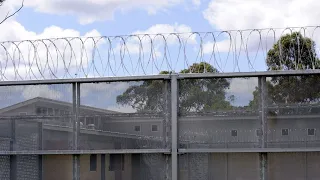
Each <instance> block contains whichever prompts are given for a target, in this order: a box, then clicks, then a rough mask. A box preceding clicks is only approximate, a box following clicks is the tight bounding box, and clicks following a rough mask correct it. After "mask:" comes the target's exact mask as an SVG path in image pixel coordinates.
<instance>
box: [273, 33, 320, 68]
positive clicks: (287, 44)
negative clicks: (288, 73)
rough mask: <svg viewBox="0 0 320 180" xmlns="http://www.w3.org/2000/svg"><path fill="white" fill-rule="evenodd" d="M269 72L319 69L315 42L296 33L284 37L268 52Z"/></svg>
mask: <svg viewBox="0 0 320 180" xmlns="http://www.w3.org/2000/svg"><path fill="white" fill-rule="evenodd" d="M267 66H268V70H295V69H318V68H319V60H318V58H317V55H316V53H315V42H314V41H313V40H311V39H310V38H307V37H303V36H302V35H301V33H299V32H294V33H292V34H287V35H284V36H282V37H281V38H280V39H279V40H278V41H277V42H276V43H275V44H274V45H273V48H272V49H270V50H269V51H268V54H267Z"/></svg>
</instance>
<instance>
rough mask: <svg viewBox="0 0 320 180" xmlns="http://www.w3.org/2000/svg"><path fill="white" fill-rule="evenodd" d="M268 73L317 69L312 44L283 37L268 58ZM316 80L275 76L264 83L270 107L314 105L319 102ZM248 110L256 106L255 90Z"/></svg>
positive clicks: (319, 86)
mask: <svg viewBox="0 0 320 180" xmlns="http://www.w3.org/2000/svg"><path fill="white" fill-rule="evenodd" d="M266 62H267V66H268V71H272V70H306V69H319V68H320V63H319V62H320V61H319V59H318V57H317V54H316V53H315V42H314V41H313V40H312V39H310V38H308V37H303V36H302V35H301V33H299V32H294V33H292V34H287V35H284V36H282V37H281V38H280V39H279V40H278V41H277V43H275V44H274V45H273V48H272V49H270V50H269V51H268V54H267V59H266ZM319 80H320V78H319V76H314V75H309V76H280V77H279V76H275V77H272V78H271V79H270V80H268V81H267V84H266V89H267V92H268V95H267V102H268V104H269V105H271V104H273V105H283V104H304V103H308V104H309V103H317V102H318V101H319V98H320V93H319V92H320V83H319V82H320V81H319ZM253 96H254V99H253V100H252V101H251V102H250V107H253V106H257V105H258V101H259V91H258V88H256V90H255V91H254V92H253Z"/></svg>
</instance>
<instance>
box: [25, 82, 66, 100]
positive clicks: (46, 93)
mask: <svg viewBox="0 0 320 180" xmlns="http://www.w3.org/2000/svg"><path fill="white" fill-rule="evenodd" d="M22 96H23V97H24V98H25V99H32V98H35V97H43V98H49V99H60V98H61V97H62V96H63V94H62V93H61V92H59V91H57V90H55V89H52V88H49V86H48V85H37V86H25V88H24V89H23V92H22Z"/></svg>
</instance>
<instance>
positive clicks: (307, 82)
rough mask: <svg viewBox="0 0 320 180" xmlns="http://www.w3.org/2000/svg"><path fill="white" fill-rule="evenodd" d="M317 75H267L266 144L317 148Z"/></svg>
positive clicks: (319, 109)
mask: <svg viewBox="0 0 320 180" xmlns="http://www.w3.org/2000/svg"><path fill="white" fill-rule="evenodd" d="M319 80H320V76H314V75H313V76H287V77H283V76H276V77H272V78H267V81H266V88H265V91H266V92H267V97H266V103H267V110H266V111H267V117H268V123H267V126H268V132H267V141H268V147H270V148H274V147H280V148H299V147H304V148H305V147H320V134H319V132H318V131H319V130H320V123H319V117H320V106H319V92H320V86H319V83H318V82H319Z"/></svg>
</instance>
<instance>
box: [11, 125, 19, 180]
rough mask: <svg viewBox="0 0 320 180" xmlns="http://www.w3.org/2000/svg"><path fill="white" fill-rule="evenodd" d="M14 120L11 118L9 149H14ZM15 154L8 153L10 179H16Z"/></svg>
mask: <svg viewBox="0 0 320 180" xmlns="http://www.w3.org/2000/svg"><path fill="white" fill-rule="evenodd" d="M16 140H17V138H16V120H15V119H11V141H10V151H14V150H16V149H15V148H16V147H15V146H16ZM17 173H18V172H17V155H10V180H16V179H17Z"/></svg>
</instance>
